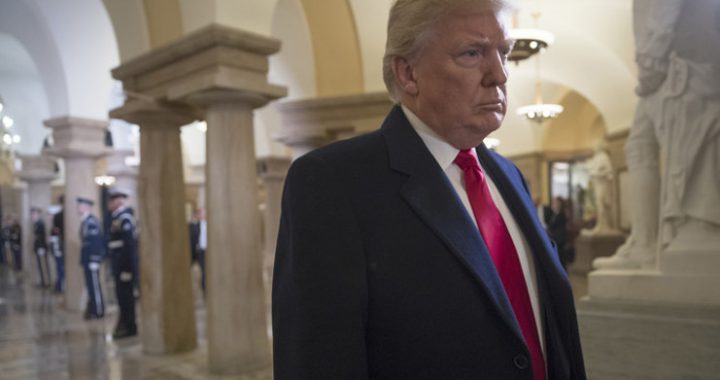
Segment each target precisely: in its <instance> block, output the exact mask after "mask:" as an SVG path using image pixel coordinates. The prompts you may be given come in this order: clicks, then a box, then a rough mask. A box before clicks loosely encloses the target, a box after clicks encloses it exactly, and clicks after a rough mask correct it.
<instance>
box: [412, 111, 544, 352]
mask: <svg viewBox="0 0 720 380" xmlns="http://www.w3.org/2000/svg"><path fill="white" fill-rule="evenodd" d="M402 110H403V112H404V113H405V116H406V117H407V119H408V121H410V125H412V127H413V129H415V132H417V133H418V135H420V138H421V139H422V141H423V142H424V143H425V146H426V147H427V148H428V150H429V151H430V153H431V154H432V156H433V157H434V158H435V161H437V163H438V165H440V168H441V169H442V170H443V171H444V172H445V175H446V176H447V178H448V179H449V180H450V183H451V184H452V186H453V188H454V189H455V192H456V193H457V195H458V197H459V198H460V200H461V201H462V203H463V206H465V211H466V212H467V214H468V215H469V216H470V218H471V219H472V220H473V221H474V222H475V225H476V227H477V220H475V214H474V213H473V211H472V206H470V200H469V199H468V196H467V192H466V191H465V184H464V180H463V171H462V169H461V168H460V167H459V166H457V165H456V164H455V163H454V162H453V161H455V157H457V155H458V153H460V150H459V149H457V148H455V147H454V146H452V145H450V144H448V143H447V142H445V141H444V140H442V139H441V138H440V136H438V135H437V133H435V132H434V131H433V130H432V129H430V127H428V126H427V125H426V124H425V123H424V122H423V121H422V120H420V118H418V117H417V116H416V115H415V114H414V113H413V112H412V111H410V110H409V109H407V108H406V107H405V106H402ZM472 153H473V155H476V153H475V148H473V149H472ZM480 167H481V168H482V164H481V165H480ZM482 170H483V173H486V171H485V168H482ZM485 180H486V181H487V184H488V187H489V188H490V195H491V196H492V200H493V202H495V206H496V207H497V209H498V211H500V215H501V216H502V218H503V220H504V221H505V225H506V226H507V229H508V232H509V233H510V237H511V238H512V241H513V244H514V245H515V250H516V251H517V254H518V259H519V260H520V266H521V267H522V271H523V276H524V277H525V283H526V284H527V288H528V294H529V295H530V304H531V305H532V309H533V314H534V316H535V324H536V325H537V330H538V336H539V338H540V342H541V344H540V346H541V348H542V350H543V353H544V352H545V336H544V331H543V324H542V320H543V319H542V315H541V314H540V298H539V296H538V289H537V275H536V273H535V262H534V261H533V258H532V255H531V253H530V252H531V251H530V246H529V245H528V243H527V240H526V239H525V236H524V235H523V234H522V232H520V227H519V226H518V224H517V222H516V221H515V218H514V217H513V216H512V214H511V213H510V209H508V206H507V204H506V203H505V200H504V199H503V198H502V195H500V192H499V191H498V189H497V187H496V186H495V183H494V182H493V180H492V178H490V176H489V175H485ZM479 231H480V230H479V228H478V232H479Z"/></svg>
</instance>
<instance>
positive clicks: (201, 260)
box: [197, 248, 205, 293]
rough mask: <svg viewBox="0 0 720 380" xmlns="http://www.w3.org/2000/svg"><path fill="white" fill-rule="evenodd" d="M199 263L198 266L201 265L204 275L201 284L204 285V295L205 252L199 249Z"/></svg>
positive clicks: (203, 274) (203, 288) (203, 286)
mask: <svg viewBox="0 0 720 380" xmlns="http://www.w3.org/2000/svg"><path fill="white" fill-rule="evenodd" d="M197 261H198V264H200V272H201V273H202V282H201V283H200V284H201V285H202V290H203V293H204V292H205V250H204V249H199V248H198V250H197Z"/></svg>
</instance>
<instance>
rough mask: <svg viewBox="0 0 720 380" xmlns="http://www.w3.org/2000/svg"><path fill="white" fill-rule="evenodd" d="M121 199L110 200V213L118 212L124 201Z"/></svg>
mask: <svg viewBox="0 0 720 380" xmlns="http://www.w3.org/2000/svg"><path fill="white" fill-rule="evenodd" d="M120 199H121V198H112V199H110V200H108V209H109V210H110V211H115V210H117V209H118V208H119V207H120V205H121V204H122V200H120Z"/></svg>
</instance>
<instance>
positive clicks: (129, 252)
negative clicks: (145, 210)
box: [108, 207, 137, 338]
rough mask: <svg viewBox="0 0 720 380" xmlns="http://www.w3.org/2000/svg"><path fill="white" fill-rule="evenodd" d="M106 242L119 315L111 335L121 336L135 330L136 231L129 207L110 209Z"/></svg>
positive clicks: (132, 333) (130, 333)
mask: <svg viewBox="0 0 720 380" xmlns="http://www.w3.org/2000/svg"><path fill="white" fill-rule="evenodd" d="M108 246H109V247H110V260H111V263H112V271H113V277H114V278H115V293H116V295H117V300H118V306H119V307H120V318H119V319H118V323H117V327H116V328H115V333H114V334H113V336H114V337H115V338H123V337H126V336H132V335H135V334H137V325H136V323H135V295H134V293H133V290H134V283H135V279H136V278H137V266H136V265H135V263H136V262H137V235H136V232H135V216H134V215H133V210H132V209H131V208H129V207H121V208H119V209H117V210H115V211H113V213H112V222H111V225H110V243H109V244H108Z"/></svg>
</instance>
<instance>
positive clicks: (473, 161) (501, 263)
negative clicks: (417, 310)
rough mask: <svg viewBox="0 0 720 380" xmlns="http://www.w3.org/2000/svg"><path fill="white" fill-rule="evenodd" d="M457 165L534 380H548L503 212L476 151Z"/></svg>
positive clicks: (463, 156) (462, 153) (466, 152)
mask: <svg viewBox="0 0 720 380" xmlns="http://www.w3.org/2000/svg"><path fill="white" fill-rule="evenodd" d="M455 164H457V165H458V166H459V167H460V168H461V169H462V170H463V173H464V178H465V191H466V192H467V196H468V198H469V200H470V205H471V207H472V210H473V214H475V220H476V221H477V224H478V227H479V229H480V234H481V235H482V237H483V239H484V240H485V244H486V245H487V248H488V250H489V251H490V256H491V257H492V260H493V262H494V263H495V269H496V270H497V272H498V274H499V275H500V280H501V281H502V284H503V287H504V288H505V293H506V294H507V296H508V299H509V300H510V305H512V308H513V311H514V312H515V317H516V318H517V321H518V324H519V325H520V331H522V334H523V337H524V338H525V343H526V344H527V347H528V350H529V351H530V357H531V361H532V366H533V375H534V376H533V377H534V379H535V380H545V360H544V359H543V353H542V349H541V348H540V338H539V336H538V331H537V325H536V324H535V315H534V314H533V310H532V305H531V304H530V295H529V294H528V289H527V285H526V284H525V276H523V271H522V267H521V266H520V260H519V259H518V254H517V251H516V250H515V244H513V241H512V238H511V237H510V233H509V232H508V229H507V226H506V225H505V222H504V221H503V218H502V215H500V211H498V209H497V207H496V206H495V203H494V202H493V200H492V197H491V196H490V189H489V188H488V185H487V183H486V182H485V176H484V175H483V172H482V170H481V169H480V163H479V162H478V159H477V157H476V156H475V154H474V152H472V151H471V150H469V149H466V150H461V151H460V153H459V154H458V155H457V158H455Z"/></svg>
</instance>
